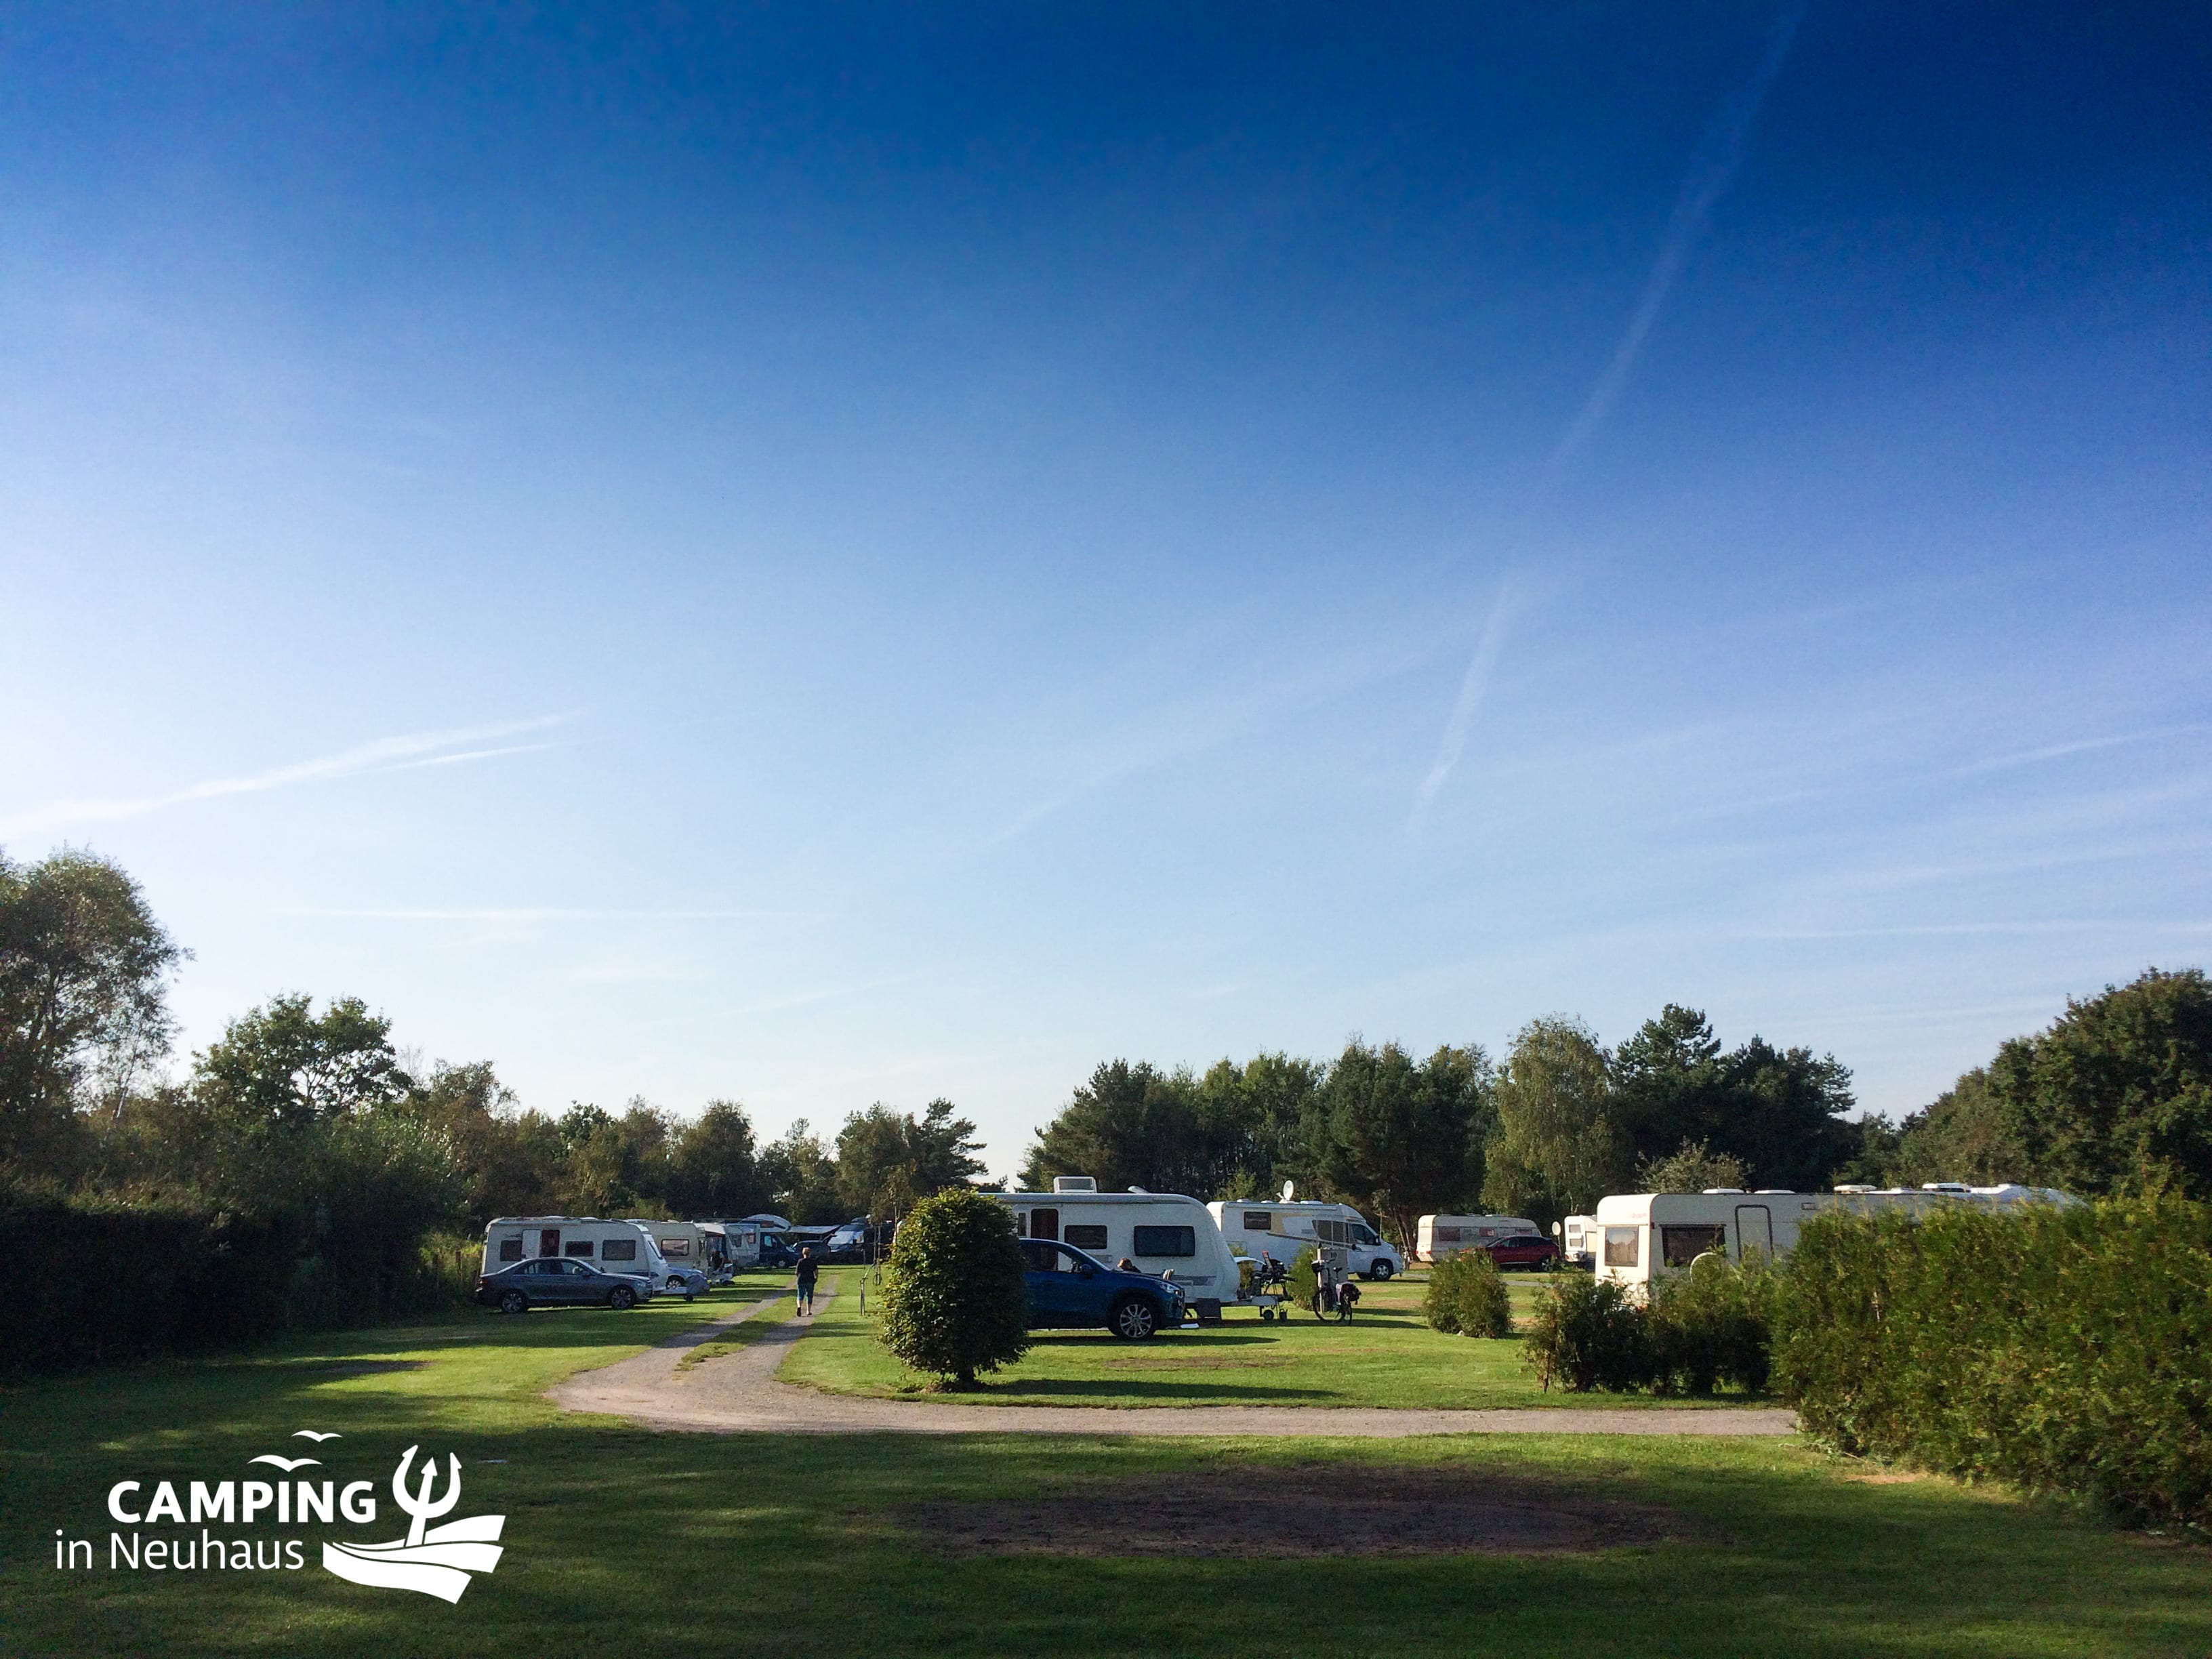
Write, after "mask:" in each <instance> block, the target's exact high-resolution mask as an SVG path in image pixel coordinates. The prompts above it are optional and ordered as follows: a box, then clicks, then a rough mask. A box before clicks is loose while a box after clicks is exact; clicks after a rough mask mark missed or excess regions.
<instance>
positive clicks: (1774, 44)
mask: <svg viewBox="0 0 2212 1659" xmlns="http://www.w3.org/2000/svg"><path fill="white" fill-rule="evenodd" d="M1809 3H1810V0H1790V4H1789V5H1787V6H1784V8H1783V9H1782V15H1780V16H1779V17H1778V18H1777V19H1775V22H1774V28H1773V31H1772V33H1770V34H1769V35H1768V36H1767V40H1766V51H1765V53H1764V54H1762V55H1761V57H1760V58H1759V66H1758V67H1757V68H1756V69H1755V70H1753V71H1752V74H1751V77H1750V79H1748V80H1747V81H1746V82H1744V83H1743V85H1742V86H1741V87H1740V88H1737V89H1736V93H1735V96H1734V97H1732V98H1730V99H1729V100H1728V102H1726V103H1725V104H1723V105H1722V106H1720V108H1719V110H1718V111H1717V112H1715V114H1714V116H1713V118H1712V120H1711V123H1710V124H1709V125H1707V126H1706V128H1705V136H1704V137H1701V138H1700V139H1699V141H1698V147H1697V149H1695V150H1694V151H1692V154H1691V156H1690V165H1689V168H1688V170H1687V171H1686V173H1684V174H1683V177H1682V187H1681V189H1680V191H1678V192H1677V193H1676V195H1675V197H1674V212H1673V213H1672V214H1671V215H1669V216H1668V220H1667V234H1665V235H1664V236H1663V237H1662V238H1661V239H1660V243H1659V257H1658V258H1656V260H1654V261H1653V262H1652V265H1651V274H1650V276H1648V277H1646V278H1645V279H1644V292H1643V293H1642V294H1641V295H1638V299H1637V301H1636V309H1635V311H1634V312H1633V313H1631V315H1630V317H1629V319H1628V327H1627V328H1626V330H1625V331H1623V332H1622V334H1621V337H1620V344H1618V345H1617V346H1615V347H1614V348H1613V358H1612V361H1611V362H1607V364H1606V366H1605V372H1604V373H1603V374H1600V375H1599V376H1598V377H1597V384H1596V385H1595V386H1592V387H1591V388H1590V394H1589V397H1588V398H1585V399H1584V400H1583V406H1582V408H1581V409H1580V410H1578V411H1577V413H1576V416H1575V418H1574V419H1573V420H1571V421H1570V422H1568V423H1567V429H1566V430H1565V432H1564V433H1562V434H1561V435H1560V436H1559V442H1558V443H1557V444H1555V445H1554V446H1553V448H1552V453H1551V454H1550V455H1549V456H1548V457H1547V459H1546V460H1545V462H1544V466H1543V470H1542V471H1541V472H1540V473H1539V474H1538V475H1537V481H1536V488H1535V489H1534V492H1533V497H1534V499H1533V501H1532V503H1531V505H1532V507H1533V506H1534V504H1535V503H1538V502H1541V501H1543V500H1544V499H1545V498H1546V497H1547V496H1548V495H1550V494H1551V493H1552V491H1553V489H1556V488H1557V487H1558V485H1559V480H1560V478H1561V477H1564V476H1565V472H1566V469H1567V466H1568V465H1569V464H1570V463H1571V462H1572V461H1573V459H1574V458H1575V457H1576V455H1577V454H1578V453H1581V451H1582V448H1583V445H1585V444H1587V443H1588V442H1589V440H1590V436H1591V435H1592V434H1593V433H1595V431H1596V430H1597V429H1598V428H1599V426H1600V425H1601V424H1602V423H1603V422H1604V420H1605V417H1606V416H1607V415H1608V414H1610V413H1611V412H1612V410H1613V404H1614V403H1615V402H1616V401H1618V400H1619V398H1620V392H1621V388H1622V387H1623V386H1626V385H1627V384H1628V377H1629V374H1631V372H1632V371H1633V370H1634V368H1635V367H1636V359H1637V356H1638V354H1639V353H1641V352H1642V351H1643V349H1644V338H1645V337H1646V336H1648V335H1649V334H1650V332H1651V328H1652V325H1653V324H1655V323H1656V322H1657V321H1658V320H1659V313H1660V312H1661V310H1662V309H1663V308H1664V307H1665V306H1666V303H1667V296H1668V294H1669V293H1671V292H1672V291H1673V289H1674V282H1675V279H1676V278H1677V277H1679V276H1680V275H1681V274H1682V267H1683V266H1684V265H1685V264H1688V263H1689V258H1690V252H1691V250H1692V248H1694V247H1695V246H1697V242H1698V238H1699V236H1700V235H1701V234H1703V233H1704V231H1705V222H1706V220H1708V219H1709V218H1711V216H1712V210H1713V204H1715V203H1716V202H1717V201H1719V200H1720V198H1721V197H1722V196H1723V195H1724V194H1725V193H1726V192H1727V190H1728V187H1729V185H1730V184H1732V183H1733V182H1735V174H1736V169H1737V168H1738V167H1740V166H1741V165H1742V162H1743V149H1744V141H1745V140H1746V139H1747V137H1750V134H1751V124H1752V122H1753V119H1754V118H1756V117H1757V116H1758V114H1759V106H1760V105H1761V104H1763V103H1765V101H1766V94H1767V92H1768V90H1769V89H1770V88H1772V86H1773V85H1774V80H1775V77H1776V76H1778V75H1780V74H1781V73H1782V65H1783V64H1784V62H1785V61H1786V60H1787V59H1788V58H1789V56H1790V46H1791V45H1792V43H1793V42H1795V41H1796V38H1797V29H1798V26H1799V25H1800V24H1802V22H1803V21H1805V12H1806V9H1807V7H1808V4H1809ZM1510 586H1511V584H1510V580H1509V581H1508V583H1507V585H1506V586H1504V587H1501V588H1500V589H1499V590H1498V601H1497V603H1496V604H1495V605H1492V607H1491V611H1490V618H1489V620H1488V621H1487V622H1486V623H1484V624H1483V628H1482V636H1481V638H1480V639H1479V640H1477V641H1475V647H1474V658H1473V659H1471V660H1470V661H1469V662H1468V665H1467V673H1466V675H1465V677H1464V678H1462V680H1461V681H1460V688H1459V698H1458V701H1457V702H1455V703H1453V705H1452V711H1451V718H1450V719H1449V720H1446V721H1445V722H1444V732H1443V740H1442V741H1441V742H1439V743H1438V744H1437V757H1436V759H1435V760H1434V761H1433V762H1432V763H1431V764H1430V767H1429V769H1428V773H1427V775H1425V777H1423V778H1422V780H1421V784H1420V787H1419V789H1417V790H1415V791H1414V793H1413V815H1412V817H1410V818H1409V819H1408V820H1407V829H1409V830H1410V829H1419V827H1420V823H1421V820H1422V818H1423V817H1424V816H1425V814H1426V813H1427V811H1428V809H1429V803H1430V802H1431V801H1433V800H1434V799H1436V797H1437V791H1438V790H1439V789H1441V788H1443V786H1444V781H1445V780H1447V779H1448V778H1449V777H1450V776H1451V774H1452V769H1453V768H1454V767H1455V766H1457V765H1458V764H1459V757H1460V754H1461V751H1462V750H1464V749H1465V748H1466V747H1467V739H1468V733H1469V732H1472V731H1473V730H1474V722H1475V719H1476V716H1478V715H1479V714H1480V713H1481V712H1482V698H1483V693H1484V692H1485V691H1486V690H1487V689H1488V687H1489V684H1490V674H1491V670H1492V667H1493V666H1495V665H1496V663H1497V661H1498V647H1499V645H1500V644H1501V642H1502V641H1503V639H1504V630H1505V618H1506V614H1507V611H1508V603H1507V601H1508V592H1509V590H1510Z"/></svg>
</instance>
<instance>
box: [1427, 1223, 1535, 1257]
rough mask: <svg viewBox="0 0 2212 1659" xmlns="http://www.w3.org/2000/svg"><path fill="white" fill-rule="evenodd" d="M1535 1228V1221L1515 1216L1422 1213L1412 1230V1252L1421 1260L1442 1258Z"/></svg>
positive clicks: (1533, 1230) (1530, 1231) (1531, 1231)
mask: <svg viewBox="0 0 2212 1659" xmlns="http://www.w3.org/2000/svg"><path fill="white" fill-rule="evenodd" d="M1535 1231H1537V1226H1536V1224H1535V1223H1534V1222H1533V1221H1528V1220H1524V1219H1523V1218H1521V1217H1519V1216H1517V1215H1425V1216H1423V1217H1422V1218H1421V1219H1420V1222H1419V1225H1417V1226H1416V1228H1415V1229H1414V1237H1413V1254H1414V1255H1417V1256H1419V1258H1420V1259H1421V1260H1422V1261H1443V1260H1444V1258H1445V1257H1447V1256H1454V1255H1458V1254H1459V1253H1460V1252H1461V1251H1462V1250H1474V1249H1480V1248H1481V1247H1482V1246H1483V1245H1485V1244H1489V1243H1495V1242H1496V1241H1497V1240H1498V1239H1501V1238H1511V1237H1514V1236H1515V1235H1516V1234H1517V1233H1533V1232H1535Z"/></svg>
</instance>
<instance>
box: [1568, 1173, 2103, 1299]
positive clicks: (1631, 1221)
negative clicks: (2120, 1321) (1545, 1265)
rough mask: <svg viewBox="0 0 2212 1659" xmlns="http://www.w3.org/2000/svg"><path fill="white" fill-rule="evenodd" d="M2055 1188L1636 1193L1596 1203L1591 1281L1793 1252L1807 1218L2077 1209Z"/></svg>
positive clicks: (1636, 1281)
mask: <svg viewBox="0 0 2212 1659" xmlns="http://www.w3.org/2000/svg"><path fill="white" fill-rule="evenodd" d="M2080 1202H2081V1200H2079V1199H2077V1198H2075V1197H2074V1196H2073V1195H2072V1194H2068V1193H2063V1192H2060V1191H2059V1190H2058V1189H2057V1188H2055V1187H2018V1186H2009V1185H2008V1186H2003V1187H1967V1186H1963V1185H1961V1184H1960V1183H1958V1182H1933V1183H1930V1184H1929V1185H1928V1186H1925V1187H1919V1188H1909V1187H1893V1188H1874V1187H1838V1188H1836V1190H1835V1191H1833V1192H1832V1193H1792V1192H1777V1191H1760V1192H1752V1193H1747V1192H1738V1191H1735V1190H1733V1189H1730V1188H1712V1189H1711V1190H1709V1191H1706V1192H1703V1193H1638V1194H1629V1195H1624V1196H1617V1197H1613V1198H1605V1199H1600V1200H1598V1206H1597V1216H1596V1222H1597V1231H1598V1237H1597V1253H1598V1255H1597V1276H1598V1277H1599V1278H1600V1279H1613V1280H1616V1281H1618V1282H1620V1283H1621V1284H1625V1285H1648V1284H1649V1283H1650V1281H1651V1280H1652V1279H1653V1278H1655V1277H1656V1276H1657V1275H1659V1274H1662V1273H1670V1272H1674V1271H1676V1270H1679V1269H1680V1268H1684V1267H1688V1266H1689V1265H1690V1263H1691V1262H1692V1261H1695V1260H1696V1259H1697V1258H1698V1257H1699V1256H1701V1255H1705V1253H1706V1252H1708V1251H1711V1250H1718V1251H1721V1252H1723V1253H1724V1254H1725V1255H1727V1256H1728V1258H1729V1261H1742V1260H1744V1258H1745V1256H1746V1255H1751V1256H1754V1257H1758V1256H1764V1257H1765V1258H1766V1259H1768V1260H1770V1261H1771V1260H1773V1259H1774V1258H1776V1257H1778V1256H1784V1255H1789V1253H1790V1251H1791V1250H1793V1249H1796V1246H1797V1231H1798V1229H1799V1228H1800V1227H1801V1226H1802V1225H1804V1223H1805V1222H1806V1221H1807V1220H1808V1219H1809V1218H1811V1217H1813V1216H1816V1215H1823V1214H1826V1213H1827V1212H1830V1211H1834V1210H1841V1211H1844V1212H1848V1213H1850V1214H1855V1215H1880V1214H1883V1213H1885V1212H1890V1211H1896V1210H1901V1211H1904V1212H1905V1213H1907V1214H1909V1215H1922V1214H1925V1213H1926V1212H1928V1211H1929V1210H1931V1209H1934V1208H1936V1207H1937V1206H1941V1205H1945V1204H1971V1205H1973V1206H1976V1207H1978V1208H1986V1209H1993V1210H2005V1209H2011V1208H2015V1207H2016V1206H2020V1205H2022V1204H2078V1203H2080Z"/></svg>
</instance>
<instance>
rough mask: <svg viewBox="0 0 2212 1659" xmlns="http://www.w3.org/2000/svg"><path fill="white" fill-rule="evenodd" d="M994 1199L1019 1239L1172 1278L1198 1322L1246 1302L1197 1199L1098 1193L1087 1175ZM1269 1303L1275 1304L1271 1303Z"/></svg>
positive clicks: (1233, 1265)
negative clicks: (1051, 1242)
mask: <svg viewBox="0 0 2212 1659" xmlns="http://www.w3.org/2000/svg"><path fill="white" fill-rule="evenodd" d="M991 1196H992V1197H994V1198H995V1199H997V1200H999V1202H1000V1203H1001V1204H1004V1205H1006V1206H1007V1207H1008V1208H1009V1209H1011V1210H1012V1211H1013V1212H1014V1227H1015V1231H1018V1232H1019V1233H1020V1234H1021V1236H1022V1237H1024V1238H1055V1239H1058V1240H1059V1241H1060V1243H1063V1244H1068V1245H1073V1247H1074V1248H1075V1249H1079V1250H1081V1251H1084V1252H1085V1254H1087V1255H1094V1256H1097V1258H1098V1260H1099V1261H1103V1262H1104V1263H1105V1264H1106V1265H1107V1266H1108V1267H1114V1266H1116V1265H1117V1264H1119V1263H1121V1262H1122V1261H1128V1262H1132V1263H1133V1264H1134V1265H1135V1267H1136V1269H1137V1271H1138V1272H1139V1273H1158V1274H1166V1273H1174V1274H1175V1279H1176V1284H1178V1285H1182V1287H1183V1294H1184V1296H1186V1297H1188V1298H1189V1301H1190V1305H1191V1308H1192V1310H1194V1312H1196V1313H1197V1314H1198V1316H1200V1318H1202V1319H1205V1318H1212V1317H1214V1316H1218V1314H1219V1313H1220V1311H1221V1306H1222V1304H1224V1303H1236V1302H1238V1301H1241V1300H1243V1284H1242V1282H1241V1280H1240V1279H1239V1276H1238V1268H1237V1257H1236V1256H1235V1255H1233V1254H1232V1253H1231V1250H1230V1249H1229V1242H1228V1241H1227V1240H1226V1239H1225V1238H1223V1237H1222V1236H1221V1229H1220V1228H1218V1227H1217V1226H1216V1225H1214V1223H1213V1218H1212V1216H1211V1215H1209V1214H1207V1213H1206V1206H1204V1205H1203V1204H1201V1203H1200V1202H1199V1201H1198V1200H1196V1199H1194V1198H1185V1197H1183V1196H1182V1194H1180V1193H1147V1192H1140V1191H1136V1190H1132V1191H1129V1192H1126V1193H1102V1192H1100V1191H1099V1190H1098V1183H1097V1182H1096V1181H1095V1180H1093V1179H1092V1178H1091V1176H1059V1177H1057V1178H1056V1179H1055V1180H1054V1182H1053V1183H1052V1190H1051V1191H1050V1192H1048V1193H994V1194H991ZM1268 1300H1269V1304H1270V1305H1272V1304H1273V1298H1272V1297H1270V1298H1269V1299H1268ZM1255 1305H1256V1304H1255Z"/></svg>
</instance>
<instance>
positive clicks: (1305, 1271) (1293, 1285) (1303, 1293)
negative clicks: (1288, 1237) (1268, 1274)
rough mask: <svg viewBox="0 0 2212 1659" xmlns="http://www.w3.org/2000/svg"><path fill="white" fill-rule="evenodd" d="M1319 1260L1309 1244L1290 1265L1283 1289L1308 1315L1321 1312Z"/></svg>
mask: <svg viewBox="0 0 2212 1659" xmlns="http://www.w3.org/2000/svg"><path fill="white" fill-rule="evenodd" d="M1319 1261H1320V1258H1319V1256H1318V1255H1316V1252H1315V1250H1314V1247H1313V1246H1312V1245H1310V1244H1309V1245H1307V1246H1306V1247H1305V1249H1303V1250H1300V1251H1299V1252H1298V1259H1297V1261H1293V1262H1292V1263H1291V1267H1290V1272H1289V1273H1288V1274H1287V1275H1286V1279H1285V1286H1284V1288H1285V1289H1286V1290H1287V1291H1290V1293H1291V1301H1293V1302H1295V1303H1297V1304H1298V1306H1300V1307H1301V1308H1304V1310H1306V1311H1307V1312H1308V1313H1310V1314H1317V1313H1319V1312H1320V1311H1321V1271H1320V1267H1319Z"/></svg>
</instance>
